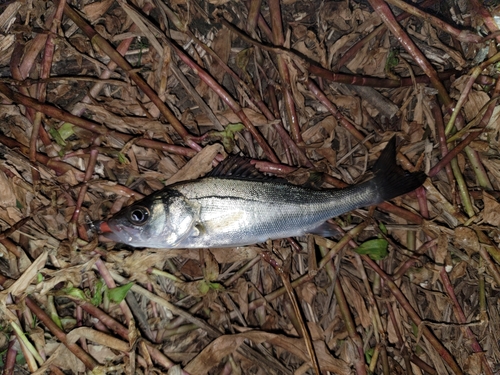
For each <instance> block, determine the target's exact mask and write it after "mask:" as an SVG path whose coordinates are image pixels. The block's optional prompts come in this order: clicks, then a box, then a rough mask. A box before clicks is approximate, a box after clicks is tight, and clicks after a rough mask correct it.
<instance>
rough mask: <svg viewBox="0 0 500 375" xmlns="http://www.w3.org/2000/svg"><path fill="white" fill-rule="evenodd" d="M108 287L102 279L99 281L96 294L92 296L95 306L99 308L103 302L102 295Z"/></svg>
mask: <svg viewBox="0 0 500 375" xmlns="http://www.w3.org/2000/svg"><path fill="white" fill-rule="evenodd" d="M106 289H107V287H106V285H105V284H104V281H102V279H99V280H97V282H96V284H95V293H94V295H93V296H92V299H91V302H92V305H94V306H99V305H100V304H101V302H102V294H103V293H104V292H105V291H106Z"/></svg>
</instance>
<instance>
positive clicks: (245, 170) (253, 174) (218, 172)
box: [205, 156, 288, 184]
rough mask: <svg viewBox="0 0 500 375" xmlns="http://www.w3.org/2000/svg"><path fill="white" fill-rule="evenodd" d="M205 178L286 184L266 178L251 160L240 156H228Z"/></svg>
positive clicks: (279, 179)
mask: <svg viewBox="0 0 500 375" xmlns="http://www.w3.org/2000/svg"><path fill="white" fill-rule="evenodd" d="M205 177H217V178H230V179H235V180H251V181H267V182H277V183H282V184H288V182H287V181H286V180H285V179H284V178H279V177H275V176H266V175H265V174H263V173H262V172H260V171H259V170H258V169H257V168H255V165H254V164H252V159H249V158H245V157H242V156H230V157H228V158H226V159H225V160H223V161H221V162H220V163H219V165H217V166H216V167H215V168H214V169H212V170H211V171H210V172H209V173H208V174H207V175H206V176H205Z"/></svg>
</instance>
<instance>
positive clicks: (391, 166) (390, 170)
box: [369, 137, 427, 203]
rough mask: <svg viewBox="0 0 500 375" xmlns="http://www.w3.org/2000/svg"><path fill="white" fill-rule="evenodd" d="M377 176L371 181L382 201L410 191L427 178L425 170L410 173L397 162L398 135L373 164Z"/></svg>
mask: <svg viewBox="0 0 500 375" xmlns="http://www.w3.org/2000/svg"><path fill="white" fill-rule="evenodd" d="M373 172H374V173H375V177H374V178H373V179H371V180H370V181H369V182H371V183H373V184H374V185H375V186H376V189H377V192H378V196H379V199H380V201H379V202H378V203H380V202H383V201H386V200H390V199H392V198H395V197H398V196H400V195H403V194H406V193H409V192H411V191H413V190H415V189H416V188H418V187H419V186H420V185H422V184H423V183H424V181H425V179H426V178H427V175H426V174H425V173H424V172H414V173H409V172H406V171H404V170H403V169H402V168H400V167H399V166H398V165H397V164H396V137H392V138H391V140H390V141H389V143H388V144H387V146H386V147H385V149H384V150H383V151H382V153H381V155H380V157H379V158H378V160H377V162H376V163H375V165H374V166H373Z"/></svg>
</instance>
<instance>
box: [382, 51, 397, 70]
mask: <svg viewBox="0 0 500 375" xmlns="http://www.w3.org/2000/svg"><path fill="white" fill-rule="evenodd" d="M398 56H399V53H398V51H397V50H395V49H393V50H391V51H389V54H388V55H387V60H386V62H385V69H386V70H390V69H393V68H394V67H395V66H396V65H398V64H399V57H398Z"/></svg>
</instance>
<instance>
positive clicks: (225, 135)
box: [206, 122, 245, 152]
mask: <svg viewBox="0 0 500 375" xmlns="http://www.w3.org/2000/svg"><path fill="white" fill-rule="evenodd" d="M243 129H245V125H243V124H242V123H240V122H238V123H236V124H229V125H227V126H226V127H225V128H224V130H223V131H220V132H218V131H215V130H212V131H209V132H208V133H207V134H206V140H207V141H209V142H210V141H221V142H222V145H223V146H224V149H225V150H226V151H227V152H231V151H232V150H233V148H234V146H235V141H234V136H235V134H236V133H238V132H241V131H242V130H243Z"/></svg>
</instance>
